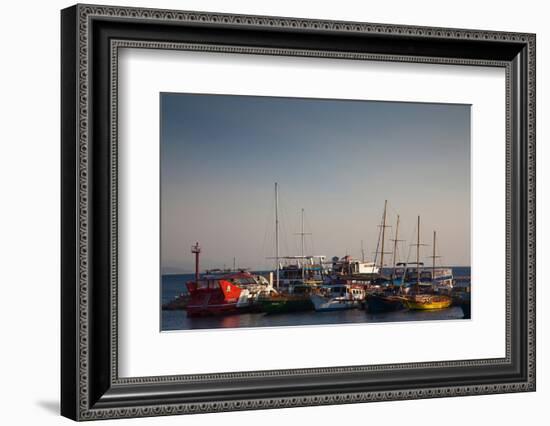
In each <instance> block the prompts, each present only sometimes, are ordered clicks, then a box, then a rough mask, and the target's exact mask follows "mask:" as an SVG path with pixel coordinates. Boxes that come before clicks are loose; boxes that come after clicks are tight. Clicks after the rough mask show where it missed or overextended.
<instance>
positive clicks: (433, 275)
mask: <svg viewBox="0 0 550 426" xmlns="http://www.w3.org/2000/svg"><path fill="white" fill-rule="evenodd" d="M434 277H435V231H434V244H433V254H432V281H433V280H434Z"/></svg>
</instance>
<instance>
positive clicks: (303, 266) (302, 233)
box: [300, 208, 306, 284]
mask: <svg viewBox="0 0 550 426" xmlns="http://www.w3.org/2000/svg"><path fill="white" fill-rule="evenodd" d="M301 229H302V232H300V237H301V243H302V251H301V254H302V284H303V283H304V280H305V269H306V265H305V259H304V209H303V208H302V226H301Z"/></svg>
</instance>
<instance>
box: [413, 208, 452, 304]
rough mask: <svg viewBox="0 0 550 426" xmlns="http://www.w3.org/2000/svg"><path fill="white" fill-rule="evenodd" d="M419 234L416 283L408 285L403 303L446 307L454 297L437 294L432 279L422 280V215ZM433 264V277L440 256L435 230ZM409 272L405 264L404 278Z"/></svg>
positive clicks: (435, 285) (417, 239) (418, 223)
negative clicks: (436, 246) (437, 252)
mask: <svg viewBox="0 0 550 426" xmlns="http://www.w3.org/2000/svg"><path fill="white" fill-rule="evenodd" d="M416 230H417V234H416V244H415V245H416V262H415V270H414V273H415V274H416V282H415V283H414V285H412V286H409V287H408V290H409V291H408V294H407V295H406V296H403V304H404V305H405V306H406V307H407V308H408V309H411V310H435V309H446V308H448V307H449V306H451V303H452V298H451V297H450V296H447V295H444V294H435V293H436V291H437V283H436V282H434V281H433V280H432V281H424V280H422V274H423V271H422V270H421V267H422V266H423V264H422V263H421V262H420V246H421V245H422V244H420V216H418V221H417V228H416ZM431 257H432V258H433V266H432V270H431V272H432V274H431V277H432V278H433V277H434V276H435V273H434V271H435V259H436V258H437V257H439V256H436V252H435V232H434V245H433V255H432V256H431ZM407 273H408V268H407V265H405V268H404V271H403V278H404V279H405V280H406V278H407Z"/></svg>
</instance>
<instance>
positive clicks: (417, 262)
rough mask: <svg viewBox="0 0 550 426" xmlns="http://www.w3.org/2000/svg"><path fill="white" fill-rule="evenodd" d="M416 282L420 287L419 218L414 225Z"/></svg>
mask: <svg viewBox="0 0 550 426" xmlns="http://www.w3.org/2000/svg"><path fill="white" fill-rule="evenodd" d="M416 282H417V285H420V216H418V222H417V224H416Z"/></svg>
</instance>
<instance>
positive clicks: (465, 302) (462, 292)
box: [451, 282, 471, 319]
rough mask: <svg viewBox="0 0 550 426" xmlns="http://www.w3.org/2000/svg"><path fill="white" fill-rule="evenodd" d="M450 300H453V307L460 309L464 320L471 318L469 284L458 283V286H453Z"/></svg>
mask: <svg viewBox="0 0 550 426" xmlns="http://www.w3.org/2000/svg"><path fill="white" fill-rule="evenodd" d="M451 298H452V300H453V306H458V307H460V308H461V309H462V312H463V313H464V318H465V319H470V318H471V306H470V304H471V302H470V301H471V293H470V284H469V282H468V283H466V282H459V283H458V285H455V286H454V288H453V290H452V293H451Z"/></svg>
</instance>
